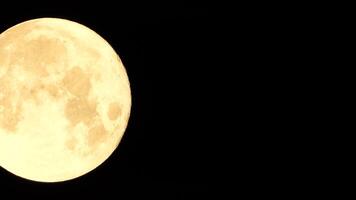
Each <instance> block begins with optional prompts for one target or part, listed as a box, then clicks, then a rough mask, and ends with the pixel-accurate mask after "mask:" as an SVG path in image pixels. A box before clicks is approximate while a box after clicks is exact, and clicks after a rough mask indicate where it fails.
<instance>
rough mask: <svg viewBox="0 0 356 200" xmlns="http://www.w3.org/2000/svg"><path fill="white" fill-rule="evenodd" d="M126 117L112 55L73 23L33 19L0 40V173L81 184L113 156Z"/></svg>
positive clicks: (121, 71) (124, 79) (127, 93)
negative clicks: (82, 177) (89, 174)
mask: <svg viewBox="0 0 356 200" xmlns="http://www.w3.org/2000/svg"><path fill="white" fill-rule="evenodd" d="M130 110H131V90H130V84H129V79H128V76H127V73H126V70H125V68H124V66H123V64H122V62H121V60H120V58H119V56H118V55H117V54H116V52H115V51H114V49H113V48H112V47H111V46H110V44H109V43H108V42H106V41H105V40H104V39H103V38H102V37H101V36H99V35H98V34H97V33H95V32H94V31H93V30H91V29H89V28H87V27H85V26H84V25H81V24H79V23H76V22H72V21H69V20H65V19H57V18H40V19H34V20H29V21H25V22H23V23H20V24H17V25H15V26H13V27H11V28H9V29H8V30H6V31H5V32H3V33H1V34H0V166H1V167H3V168H4V169H5V170H7V171H9V172H11V173H12V174H15V175H17V176H20V177H22V178H25V179H29V180H33V181H39V182H59V181H66V180H71V179H74V178H77V177H80V176H82V175H84V174H86V173H88V172H90V171H92V170H93V169H95V168H96V167H98V166H99V165H100V164H102V163H103V162H104V161H105V160H106V159H107V158H109V156H110V155H111V154H112V153H113V151H114V150H115V149H116V147H117V146H118V145H119V142H120V140H121V138H122V136H123V134H124V132H125V129H126V127H127V123H128V119H129V116H130Z"/></svg>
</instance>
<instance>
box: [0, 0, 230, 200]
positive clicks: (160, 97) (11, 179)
mask: <svg viewBox="0 0 356 200" xmlns="http://www.w3.org/2000/svg"><path fill="white" fill-rule="evenodd" d="M170 2H171V3H161V2H160V3H153V2H149V3H138V2H134V3H132V4H127V3H120V1H119V2H112V3H110V2H103V1H100V2H95V3H91V1H88V2H82V3H81V4H79V3H78V4H73V2H71V3H66V2H57V1H54V2H51V3H47V4H36V5H35V4H33V3H31V4H30V3H29V4H28V5H23V3H22V2H18V3H16V2H15V3H16V4H17V5H2V6H1V12H0V32H3V31H5V30H6V29H8V28H10V27H11V26H13V25H16V24H18V23H20V22H23V21H26V20H30V19H34V18H40V17H58V18H64V19H68V20H72V21H76V22H79V23H81V24H83V25H86V26H88V27H89V28H91V29H93V30H94V31H96V32H97V33H98V34H100V35H101V36H102V37H103V38H105V39H106V40H107V41H108V42H109V43H110V44H111V45H112V47H113V48H114V49H115V50H116V51H117V52H118V54H119V56H120V57H121V59H122V61H123V63H124V65H125V67H126V69H127V73H128V76H129V79H130V83H131V90H132V100H133V104H132V113H131V117H130V121H129V124H128V128H127V130H126V132H125V135H124V137H123V139H122V141H121V143H120V145H119V147H118V149H117V150H116V151H115V152H114V153H113V154H112V156H111V157H110V158H109V159H108V160H107V161H106V162H105V163H104V164H102V165H101V166H99V167H98V168H97V169H95V170H94V171H92V172H90V173H89V174H87V175H84V176H82V177H80V178H77V179H74V180H71V181H67V182H61V183H51V184H44V183H37V182H32V181H28V180H24V179H21V178H18V177H16V176H13V175H12V174H10V173H8V172H7V171H5V170H3V169H0V193H1V194H11V195H12V197H16V196H17V195H20V196H23V197H29V198H31V197H32V198H33V199H45V198H74V197H80V198H100V199H105V198H114V199H116V198H117V199H138V198H145V199H146V198H163V199H167V200H169V199H189V198H192V199H200V198H201V197H202V195H206V194H208V193H209V192H211V191H212V190H213V188H211V187H210V186H211V185H210V182H212V180H214V178H215V177H216V175H217V174H219V173H220V171H219V170H217V169H218V168H217V167H215V166H218V165H220V164H222V163H220V162H219V159H217V158H218V156H217V155H216V154H217V153H216V149H218V148H220V146H219V144H218V141H217V138H219V137H221V136H220V133H221V132H222V131H223V128H222V127H221V126H220V125H219V123H218V122H220V120H221V118H222V116H221V115H219V109H221V108H222V104H224V100H222V99H221V98H223V94H222V93H223V90H222V84H218V83H219V82H220V81H221V79H223V78H222V76H221V75H222V72H221V70H222V68H221V66H220V65H221V64H219V63H222V61H223V60H217V59H216V57H217V54H218V53H221V51H223V50H225V49H219V48H217V47H216V41H217V40H218V39H219V38H220V37H223V36H221V35H220V36H218V33H219V31H221V30H220V29H219V28H218V27H217V26H216V25H217V24H218V21H217V20H216V18H214V17H213V9H211V7H210V6H207V5H205V4H191V3H183V2H172V1H170ZM0 89H1V88H0ZM231 134H233V132H231ZM24 167H25V166H24ZM32 198H31V199H32ZM5 199H6V198H5Z"/></svg>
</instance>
